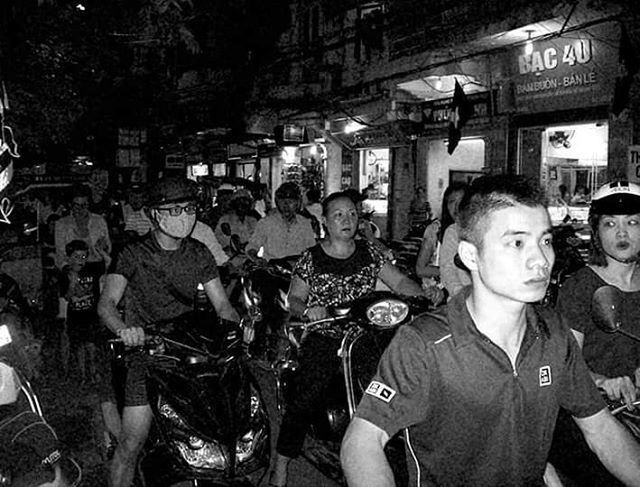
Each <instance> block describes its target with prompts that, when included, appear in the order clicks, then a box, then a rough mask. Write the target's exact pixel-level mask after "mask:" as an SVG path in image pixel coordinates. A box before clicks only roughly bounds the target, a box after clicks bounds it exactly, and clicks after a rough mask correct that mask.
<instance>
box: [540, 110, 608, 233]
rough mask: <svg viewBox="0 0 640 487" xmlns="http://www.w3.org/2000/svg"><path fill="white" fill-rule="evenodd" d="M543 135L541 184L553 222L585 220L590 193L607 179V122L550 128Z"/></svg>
mask: <svg viewBox="0 0 640 487" xmlns="http://www.w3.org/2000/svg"><path fill="white" fill-rule="evenodd" d="M541 134H542V137H541V138H542V140H541V144H540V146H541V164H540V183H541V185H542V187H543V188H545V190H546V192H547V195H548V196H549V199H550V203H551V205H550V212H551V216H552V219H553V220H554V223H558V222H559V221H562V220H563V219H571V220H576V221H579V222H584V221H586V219H587V215H588V209H589V203H590V201H591V196H592V195H593V193H594V192H595V191H596V190H597V189H598V188H599V187H600V186H601V185H602V184H604V183H605V182H606V178H607V152H608V125H607V123H606V122H597V123H583V124H575V125H563V126H554V127H547V128H544V130H542V132H541Z"/></svg>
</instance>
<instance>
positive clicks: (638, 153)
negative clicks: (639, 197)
mask: <svg viewBox="0 0 640 487" xmlns="http://www.w3.org/2000/svg"><path fill="white" fill-rule="evenodd" d="M628 154H629V157H628V159H627V177H628V178H629V181H633V182H634V183H640V145H630V146H629V152H628Z"/></svg>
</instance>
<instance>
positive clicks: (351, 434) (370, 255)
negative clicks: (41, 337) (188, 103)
mask: <svg viewBox="0 0 640 487" xmlns="http://www.w3.org/2000/svg"><path fill="white" fill-rule="evenodd" d="M228 196H229V197H228V199H226V201H225V209H224V210H223V211H220V209H218V214H217V218H216V219H215V221H212V220H211V219H210V218H205V217H204V215H202V214H200V212H199V211H198V209H199V203H200V202H199V197H198V188H197V186H196V185H195V183H194V182H193V181H190V180H188V179H185V178H165V179H162V180H160V181H159V182H156V183H154V184H152V185H150V186H149V187H148V188H146V189H144V188H142V187H139V186H134V187H132V188H130V191H129V192H128V195H127V201H126V202H123V203H122V204H121V216H120V217H119V220H118V221H119V222H120V223H119V228H118V229H117V231H115V232H114V230H113V226H112V225H110V224H109V223H108V221H109V219H110V216H109V215H107V214H105V213H104V211H103V213H102V214H100V213H96V212H95V211H92V210H93V209H94V208H95V210H96V211H97V207H92V198H91V193H90V192H89V191H88V190H87V188H86V187H84V186H76V187H73V188H72V190H71V192H70V195H69V201H68V206H66V208H67V211H66V212H65V211H63V208H64V206H63V205H58V206H57V207H55V209H53V208H54V207H53V205H52V207H51V208H52V211H50V212H48V213H47V215H46V216H45V222H46V224H47V226H48V228H47V229H48V231H49V233H50V235H51V239H50V240H51V248H52V256H53V261H54V263H55V266H56V272H57V275H58V282H59V296H58V297H59V309H58V313H57V314H58V318H59V319H60V320H61V321H62V322H63V323H64V333H65V335H66V337H67V338H68V342H69V345H70V346H69V356H68V357H63V360H64V361H65V363H66V364H69V365H70V367H71V369H72V370H73V371H74V372H75V373H76V374H77V376H78V377H79V378H80V379H81V380H82V381H84V382H87V383H94V384H95V387H96V388H97V390H98V391H99V397H100V400H101V408H102V411H103V416H104V421H105V425H106V427H107V430H108V435H107V436H106V437H105V442H106V443H107V444H108V445H109V448H110V450H111V452H112V454H113V457H112V460H111V462H110V482H111V485H113V486H114V487H120V486H129V485H131V483H132V480H133V476H134V473H135V466H136V461H137V457H138V455H139V453H140V451H141V448H142V446H143V445H144V442H145V440H146V437H147V434H148V432H149V428H150V426H151V421H152V413H151V409H150V406H149V403H148V399H147V394H146V389H145V370H144V365H143V362H144V361H143V358H142V356H141V355H140V354H135V353H134V354H131V355H130V356H128V357H127V361H126V369H127V374H126V381H125V383H124V384H123V386H124V405H123V408H120V410H119V409H118V407H117V402H116V398H115V394H114V390H113V387H111V385H112V384H111V380H110V378H111V375H110V374H111V371H110V369H109V367H108V360H107V359H106V357H105V355H104V354H103V350H102V348H103V347H102V345H103V344H104V342H105V340H106V338H107V337H114V336H117V337H119V338H120V339H121V340H122V341H123V342H124V344H125V345H126V346H131V347H134V346H138V345H140V344H143V343H144V338H145V329H146V328H147V327H148V325H150V324H152V323H154V322H156V321H158V320H163V319H168V318H175V317H177V316H179V315H181V314H183V313H185V312H188V311H190V310H191V309H192V307H193V296H194V292H195V290H196V288H197V287H198V285H201V286H202V287H203V288H204V291H205V293H206V296H207V298H208V299H209V301H210V303H211V305H212V306H213V308H214V309H215V311H216V313H217V315H218V316H219V317H220V318H222V319H225V320H229V321H232V322H238V321H239V318H240V317H239V315H238V312H237V310H236V308H235V307H234V303H233V302H232V301H231V300H230V299H229V296H228V292H227V289H225V286H224V279H225V278H226V277H227V276H228V275H229V274H231V273H233V272H235V271H237V270H238V268H239V267H240V266H242V263H243V261H245V260H251V261H253V262H254V263H258V264H260V263H264V262H266V261H269V260H273V259H286V258H289V259H291V261H292V263H293V272H292V280H291V285H290V289H289V293H288V300H287V301H288V306H289V311H290V314H291V316H292V319H307V320H320V319H323V318H325V317H326V316H327V307H329V306H331V305H335V304H338V303H342V302H347V301H350V300H353V299H355V298H357V297H360V296H363V295H365V294H367V293H369V292H371V291H373V290H374V289H378V288H380V286H383V287H385V288H386V289H390V290H391V291H393V292H395V293H398V294H402V295H411V296H415V295H426V296H427V297H429V298H430V299H431V301H432V302H433V304H434V308H435V307H436V306H437V308H435V309H436V311H435V312H434V313H427V314H425V315H421V316H420V317H418V318H416V319H415V320H414V321H413V322H412V323H411V324H410V325H408V326H403V327H401V328H400V329H399V331H398V333H397V334H396V336H395V338H394V339H393V341H392V342H391V344H390V346H389V347H388V348H387V350H386V352H385V353H384V356H383V358H382V360H381V361H380V364H379V366H378V371H377V373H376V376H375V377H374V378H373V380H372V382H371V384H370V386H369V387H368V388H367V390H366V393H365V394H364V397H363V399H362V402H361V404H360V405H359V407H358V410H357V413H356V417H355V418H354V420H353V421H352V422H351V425H350V427H349V430H348V432H347V435H346V437H345V439H344V442H343V448H342V461H343V467H344V470H345V473H346V476H347V479H348V481H349V485H353V486H358V485H362V486H375V485H385V486H386V485H393V476H392V475H391V471H390V468H389V465H388V462H387V461H386V459H385V456H384V446H385V444H386V442H387V441H388V439H389V438H391V437H392V436H394V435H395V434H396V433H397V432H398V431H401V430H403V431H404V438H405V442H406V445H407V447H408V451H409V452H410V453H411V454H410V455H408V466H409V475H410V478H411V479H412V482H413V483H412V485H423V486H426V485H479V486H484V485H543V484H544V483H546V484H547V485H560V484H556V483H555V482H561V479H562V480H564V481H565V482H566V481H567V480H568V481H569V485H615V483H616V482H620V483H623V484H627V485H640V447H639V446H638V444H637V443H636V442H635V440H634V439H633V438H632V437H631V435H630V434H629V432H628V431H627V430H626V429H625V428H624V427H623V426H622V425H621V423H619V422H618V421H616V420H615V419H614V418H613V417H612V416H611V414H610V413H609V410H608V408H607V407H606V405H605V402H604V400H603V396H604V397H605V398H606V399H608V400H618V401H622V402H624V403H626V404H627V405H628V407H629V408H632V407H633V403H634V401H635V400H636V399H637V397H638V395H637V389H636V384H637V383H638V380H640V363H639V362H640V353H639V352H640V343H636V342H634V341H632V340H630V339H628V338H627V337H625V336H622V335H615V334H614V335H612V334H605V333H604V332H602V331H600V330H599V329H598V327H597V326H596V324H595V319H594V317H593V316H592V307H591V304H590V300H591V298H592V295H593V293H594V292H595V290H596V289H598V288H599V287H601V286H604V285H610V286H613V287H615V288H616V289H618V290H619V291H620V292H621V293H623V295H624V299H623V301H622V302H623V303H624V304H623V309H622V317H623V322H624V325H625V326H627V327H628V328H629V329H630V330H634V329H636V330H637V328H638V327H639V326H640V324H639V322H638V320H637V319H636V318H638V309H640V308H639V306H638V305H640V302H638V299H639V296H640V273H638V272H637V267H638V258H639V256H640V186H638V185H636V184H634V183H629V182H626V181H614V182H612V183H609V184H607V185H605V186H603V187H602V188H601V189H600V190H599V191H597V192H596V193H594V195H593V197H592V198H591V200H590V202H589V204H590V212H589V225H590V226H591V230H592V240H591V257H590V260H589V262H588V263H587V265H586V266H585V267H584V268H583V269H581V270H580V271H578V272H576V273H575V274H574V275H573V276H571V277H570V278H569V279H568V280H567V282H566V283H565V284H564V285H563V287H562V288H561V290H560V293H559V298H558V302H557V305H556V306H555V309H551V308H549V307H542V306H541V305H539V304H537V303H538V302H539V301H540V300H541V299H542V297H543V296H544V294H545V291H546V289H547V286H548V285H549V282H550V279H551V271H552V268H553V265H554V259H555V256H554V250H553V245H552V237H551V222H550V219H549V214H548V212H547V208H546V207H547V205H548V201H547V200H546V199H545V198H546V195H544V194H543V193H542V191H541V190H540V189H539V188H537V187H536V186H535V185H532V184H531V183H530V182H529V181H527V180H525V179H524V178H522V177H519V176H482V177H480V178H478V179H476V180H474V181H473V182H471V183H470V184H466V183H452V184H451V185H450V186H449V187H447V188H446V190H445V191H444V194H443V199H442V214H441V216H440V217H439V218H436V217H434V215H433V214H432V212H431V208H430V206H429V204H428V202H427V199H426V194H425V189H424V187H419V188H417V191H416V198H415V199H414V201H413V202H412V205H411V211H410V215H409V223H410V230H409V232H410V234H420V235H421V238H422V240H421V246H420V250H419V253H418V256H417V259H416V262H415V269H412V271H413V272H412V273H411V275H407V274H404V273H403V272H402V271H400V270H399V269H398V268H396V267H395V266H394V265H393V254H392V253H391V252H390V250H389V249H388V248H387V247H386V246H385V244H384V242H382V241H381V240H380V239H379V234H378V235H376V233H375V228H374V227H372V226H371V225H369V224H368V223H367V219H366V218H363V214H364V213H365V211H364V210H363V209H362V202H363V200H364V198H363V194H362V193H360V192H359V191H357V190H345V191H341V192H337V193H332V194H330V195H327V196H326V197H325V198H324V199H322V198H320V196H321V195H320V192H319V191H318V190H317V189H315V188H313V189H311V190H309V191H308V194H307V195H303V192H302V189H301V188H300V187H299V186H298V185H297V184H296V183H293V182H285V183H283V184H282V185H281V186H280V187H279V188H277V190H276V191H275V205H274V208H270V206H271V205H270V203H266V202H267V201H268V199H267V198H264V195H262V196H261V195H257V194H255V193H254V194H252V193H251V192H249V191H247V190H245V189H238V190H236V191H235V192H233V193H231V194H229V195H228ZM260 198H262V199H260ZM259 201H262V203H263V204H262V205H260V204H256V202H259ZM103 210H104V209H103ZM205 220H207V221H205ZM114 233H115V235H114ZM114 236H115V237H116V238H114ZM445 303H446V306H438V305H440V304H445ZM335 333H336V331H335V329H332V330H326V331H325V330H322V331H317V332H312V333H308V334H307V335H306V336H305V339H304V341H303V343H302V345H301V347H302V348H301V354H300V357H301V358H300V365H299V368H298V370H297V373H296V376H295V379H294V390H295V393H294V394H292V395H291V397H290V398H289V402H288V404H287V407H286V410H285V414H284V416H283V418H282V423H281V428H280V434H279V437H278V441H277V446H276V455H275V459H274V462H273V467H272V469H271V472H270V475H269V485H270V486H272V487H284V486H286V485H287V480H288V466H289V463H290V461H291V459H293V458H296V457H297V456H298V455H300V452H301V448H302V443H303V441H304V437H305V434H306V430H307V428H308V426H309V422H310V417H311V415H312V414H313V411H314V410H315V409H316V408H318V407H319V406H320V405H321V403H322V400H323V397H324V396H325V395H326V394H325V392H326V388H327V387H328V386H329V384H328V383H327V381H328V379H329V378H331V376H332V374H331V373H330V372H332V371H334V370H336V369H337V368H338V367H339V359H338V357H337V356H336V354H335V350H336V349H338V348H339V343H340V339H341V337H340V336H337V335H335ZM638 333H640V332H638ZM556 418H557V421H556ZM554 431H555V436H554Z"/></svg>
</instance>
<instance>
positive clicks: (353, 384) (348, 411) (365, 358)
mask: <svg viewBox="0 0 640 487" xmlns="http://www.w3.org/2000/svg"><path fill="white" fill-rule="evenodd" d="M431 308H432V305H431V303H430V302H429V301H428V300H427V299H426V298H406V297H402V298H401V297H399V296H397V295H395V294H393V293H390V292H384V291H382V292H381V291H376V292H373V293H371V294H368V295H367V296H364V297H362V298H360V299H357V300H355V301H353V302H352V303H349V304H347V305H344V306H336V307H333V308H331V309H330V314H331V317H330V318H326V319H323V320H319V321H313V322H306V323H305V322H293V321H290V322H288V323H286V324H285V326H284V335H285V336H286V338H287V341H288V346H287V347H286V348H285V349H284V350H281V349H280V350H268V349H267V350H266V351H265V352H264V354H263V356H266V357H272V358H273V360H272V362H271V363H270V367H271V371H272V373H273V377H274V380H275V383H276V392H277V403H278V408H279V411H280V413H283V412H284V409H285V407H286V398H287V397H288V394H289V391H290V384H291V378H292V376H293V374H294V373H296V368H297V355H298V350H299V347H300V344H301V342H302V340H303V339H304V335H305V334H306V333H309V332H311V331H318V330H324V331H325V332H328V333H332V334H335V335H336V336H341V337H342V339H341V344H340V347H339V349H338V350H336V353H337V354H338V355H339V356H340V358H341V367H340V369H341V370H340V371H338V372H337V373H336V374H335V377H334V378H333V381H332V386H331V387H329V388H328V396H327V397H326V398H325V401H324V405H323V406H324V407H323V408H321V410H319V411H318V412H317V414H316V416H315V417H314V418H313V420H312V424H311V428H310V431H309V432H308V434H307V436H306V439H305V444H304V446H303V453H302V454H303V456H304V457H305V458H306V459H307V460H308V461H309V462H310V463H311V464H312V465H314V466H315V467H316V468H317V469H318V470H319V471H320V472H322V473H323V474H324V475H325V476H327V477H329V478H331V479H334V480H336V481H338V482H343V481H344V477H343V473H342V470H341V467H340V458H339V453H340V443H341V441H342V438H343V436H344V434H345V432H346V428H347V426H348V424H349V422H350V420H351V419H352V418H353V416H354V414H355V410H356V407H357V404H358V402H359V401H360V398H361V397H362V395H363V393H364V391H365V389H366V388H367V386H368V384H369V382H370V380H371V378H372V377H373V375H374V374H375V371H376V368H377V364H378V361H379V359H380V357H381V355H382V353H383V351H384V350H385V348H386V346H387V345H388V344H389V342H390V341H391V339H392V338H393V336H394V334H395V332H396V330H397V328H398V327H399V326H400V325H402V324H403V323H407V322H408V321H410V320H411V319H412V318H413V317H415V316H416V315H417V314H419V313H421V312H423V311H426V310H428V309H431ZM244 326H245V328H244V330H245V333H244V336H245V338H246V337H247V336H249V337H251V336H252V333H249V334H247V333H246V330H247V327H251V326H252V325H251V323H248V322H245V323H244ZM266 330H267V328H266V327H262V328H260V329H254V330H253V331H258V332H259V333H260V332H265V331H266ZM259 333H258V334H255V335H254V341H255V342H256V343H260V340H261V339H262V337H261V336H260V334H259ZM252 343H253V341H252V342H250V343H249V344H248V345H249V350H251V345H252ZM263 343H267V345H268V343H269V342H268V341H265V342H263ZM276 343H277V342H276ZM385 451H386V453H387V456H388V458H389V462H390V464H391V466H392V469H393V471H394V476H395V477H396V485H405V484H406V481H407V473H406V465H405V458H404V444H403V441H402V437H401V435H397V436H396V437H394V438H393V439H392V440H390V441H389V443H388V444H387V447H386V449H385Z"/></svg>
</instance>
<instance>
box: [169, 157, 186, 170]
mask: <svg viewBox="0 0 640 487" xmlns="http://www.w3.org/2000/svg"><path fill="white" fill-rule="evenodd" d="M164 168H165V169H184V168H185V161H184V156H183V155H182V154H167V155H166V156H165V158H164Z"/></svg>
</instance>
